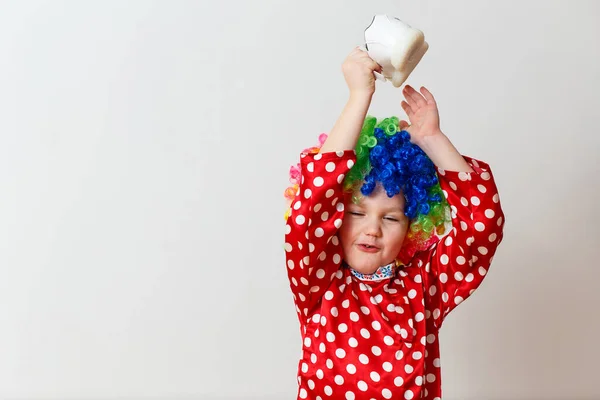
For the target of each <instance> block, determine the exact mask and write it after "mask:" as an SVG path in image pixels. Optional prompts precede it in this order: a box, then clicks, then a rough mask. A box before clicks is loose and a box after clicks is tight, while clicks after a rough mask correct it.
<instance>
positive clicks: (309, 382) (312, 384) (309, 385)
mask: <svg viewBox="0 0 600 400" xmlns="http://www.w3.org/2000/svg"><path fill="white" fill-rule="evenodd" d="M308 387H309V388H310V390H313V389H314V388H315V383H314V382H313V381H312V379H309V380H308Z"/></svg>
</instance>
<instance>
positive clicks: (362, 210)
mask: <svg viewBox="0 0 600 400" xmlns="http://www.w3.org/2000/svg"><path fill="white" fill-rule="evenodd" d="M359 194H360V193H359ZM408 225H409V219H408V217H407V216H406V215H404V195H403V194H402V193H400V194H398V195H396V196H394V197H391V198H390V197H388V196H387V194H386V193H385V190H383V189H382V188H381V186H377V188H376V189H375V190H374V191H373V193H371V194H370V195H369V196H362V198H361V200H360V202H359V203H358V204H354V203H353V202H352V201H351V196H350V195H348V196H347V197H346V202H345V214H344V221H343V223H342V226H341V228H340V231H339V236H340V241H341V244H342V249H343V251H344V259H345V260H346V262H347V263H348V264H349V265H350V266H351V267H352V268H354V269H355V270H356V271H358V272H361V273H363V274H371V273H373V272H375V271H376V270H377V268H379V267H381V266H383V265H386V264H389V263H391V262H393V261H394V260H395V259H396V256H397V255H398V253H399V252H400V249H401V248H402V243H403V242H404V237H405V236H406V232H407V229H408ZM369 246H370V247H369Z"/></svg>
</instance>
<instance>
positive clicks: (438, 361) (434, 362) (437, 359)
mask: <svg viewBox="0 0 600 400" xmlns="http://www.w3.org/2000/svg"><path fill="white" fill-rule="evenodd" d="M433 366H434V367H436V368H439V367H440V359H439V358H436V359H434V360H433Z"/></svg>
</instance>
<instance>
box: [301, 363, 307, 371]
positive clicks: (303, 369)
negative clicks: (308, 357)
mask: <svg viewBox="0 0 600 400" xmlns="http://www.w3.org/2000/svg"><path fill="white" fill-rule="evenodd" d="M302 372H304V373H306V372H308V364H307V363H302Z"/></svg>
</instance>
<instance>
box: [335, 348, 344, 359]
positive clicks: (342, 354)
mask: <svg viewBox="0 0 600 400" xmlns="http://www.w3.org/2000/svg"><path fill="white" fill-rule="evenodd" d="M335 355H336V356H338V358H344V357H346V351H345V350H344V349H337V350H336V351H335Z"/></svg>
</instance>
